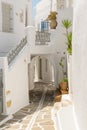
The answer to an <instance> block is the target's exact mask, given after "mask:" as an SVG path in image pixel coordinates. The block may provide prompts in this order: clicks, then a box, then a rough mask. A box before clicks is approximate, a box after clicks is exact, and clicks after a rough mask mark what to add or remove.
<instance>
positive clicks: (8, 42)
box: [0, 0, 27, 50]
mask: <svg viewBox="0 0 87 130" xmlns="http://www.w3.org/2000/svg"><path fill="white" fill-rule="evenodd" d="M2 2H5V3H8V4H11V5H12V6H13V33H7V32H2V6H1V4H2ZM20 3H21V4H20ZM26 4H27V0H15V1H13V0H7V1H6V0H2V1H0V43H3V44H0V49H4V50H5V48H6V47H7V46H14V45H15V44H18V43H19V42H20V40H22V38H24V37H25V9H26ZM21 11H23V22H20V13H21Z"/></svg>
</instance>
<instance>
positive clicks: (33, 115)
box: [0, 83, 55, 130]
mask: <svg viewBox="0 0 87 130" xmlns="http://www.w3.org/2000/svg"><path fill="white" fill-rule="evenodd" d="M54 92H55V90H54V88H53V86H52V85H51V84H42V83H39V84H38V83H36V84H35V88H34V90H32V91H30V105H28V106H26V107H24V108H22V109H21V110H19V111H18V112H17V113H15V114H14V115H13V119H12V120H9V121H8V122H6V123H5V124H3V125H2V126H0V130H49V129H50V130H55V128H54V122H53V120H52V118H51V110H52V108H53V105H54Z"/></svg>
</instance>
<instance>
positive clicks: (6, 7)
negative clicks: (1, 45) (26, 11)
mask: <svg viewBox="0 0 87 130" xmlns="http://www.w3.org/2000/svg"><path fill="white" fill-rule="evenodd" d="M2 31H3V32H9V33H11V32H13V7H12V5H10V4H7V3H4V2H2Z"/></svg>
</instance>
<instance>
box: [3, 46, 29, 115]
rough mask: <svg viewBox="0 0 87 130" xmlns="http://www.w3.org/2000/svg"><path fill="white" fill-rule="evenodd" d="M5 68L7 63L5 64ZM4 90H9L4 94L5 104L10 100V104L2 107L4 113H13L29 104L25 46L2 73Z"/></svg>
mask: <svg viewBox="0 0 87 130" xmlns="http://www.w3.org/2000/svg"><path fill="white" fill-rule="evenodd" d="M5 65H6V66H5V68H6V67H7V64H5ZM4 78H5V79H4V85H5V86H4V87H5V92H6V91H8V90H10V94H7V95H5V96H6V97H5V99H6V101H5V104H6V102H7V101H9V100H11V106H10V107H7V106H5V107H6V108H4V109H5V110H6V112H5V113H6V114H8V115H9V114H14V113H15V112H17V111H18V110H19V109H21V108H23V107H25V106H27V105H28V104H29V93H28V92H29V89H28V88H29V83H28V80H29V79H28V49H27V46H26V48H25V49H24V50H23V52H22V53H21V54H19V56H18V57H17V59H15V61H13V63H12V65H11V66H8V67H7V69H6V70H5V75H4Z"/></svg>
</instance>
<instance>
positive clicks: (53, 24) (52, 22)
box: [50, 19, 57, 29]
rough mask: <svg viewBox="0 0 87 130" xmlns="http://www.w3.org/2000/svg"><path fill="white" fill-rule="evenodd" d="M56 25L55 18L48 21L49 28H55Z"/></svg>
mask: <svg viewBox="0 0 87 130" xmlns="http://www.w3.org/2000/svg"><path fill="white" fill-rule="evenodd" d="M56 27H57V21H56V19H52V20H51V23H50V28H51V29H56Z"/></svg>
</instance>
